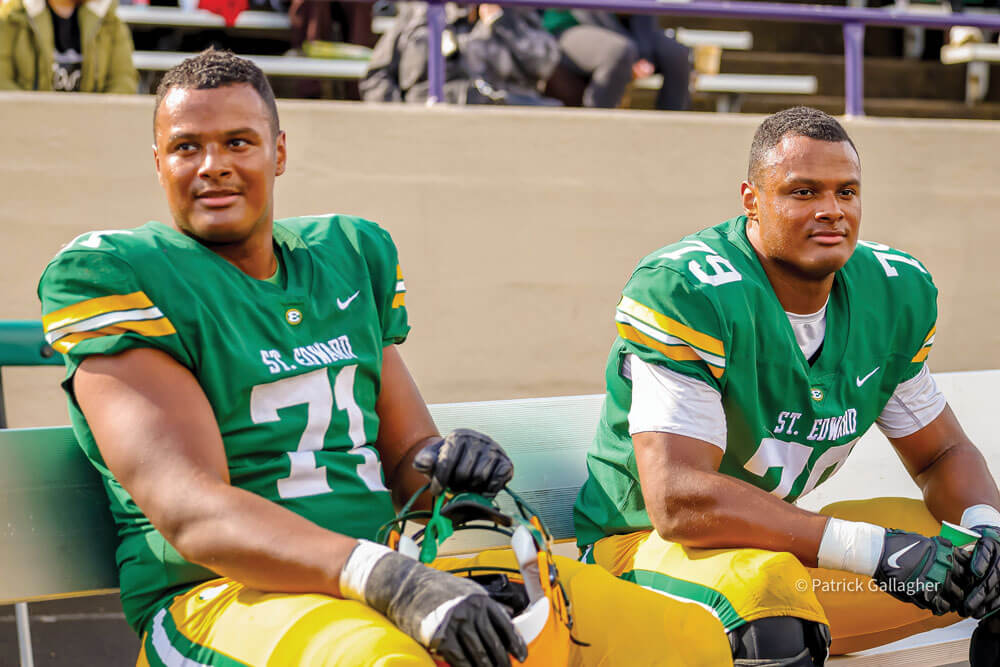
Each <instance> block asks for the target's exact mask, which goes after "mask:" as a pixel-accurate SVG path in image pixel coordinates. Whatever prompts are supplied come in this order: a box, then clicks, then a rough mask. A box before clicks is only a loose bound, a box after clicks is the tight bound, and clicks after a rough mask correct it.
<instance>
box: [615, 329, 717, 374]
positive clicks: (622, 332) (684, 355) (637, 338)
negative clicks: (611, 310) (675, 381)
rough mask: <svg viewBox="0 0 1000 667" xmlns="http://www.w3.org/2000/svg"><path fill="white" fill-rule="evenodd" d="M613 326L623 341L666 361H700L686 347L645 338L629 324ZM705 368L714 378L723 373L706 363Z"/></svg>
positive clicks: (694, 353)
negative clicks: (659, 355)
mask: <svg viewBox="0 0 1000 667" xmlns="http://www.w3.org/2000/svg"><path fill="white" fill-rule="evenodd" d="M615 324H616V325H617V326H618V335H619V336H621V337H622V338H624V339H625V340H630V341H632V342H633V343H638V344H640V345H645V346H646V347H649V348H652V349H654V350H656V351H657V352H659V353H660V354H662V355H663V356H665V357H666V358H668V359H673V360H674V361H702V358H701V357H700V356H699V355H698V353H697V352H696V351H695V350H694V349H692V348H691V347H690V346H688V345H665V344H664V343H661V342H660V341H658V340H656V339H655V338H653V337H651V336H647V335H646V334H644V333H643V332H641V331H639V330H638V329H636V328H635V327H633V326H632V325H631V324H625V323H624V322H616V323H615ZM706 366H708V370H709V371H711V372H712V375H713V376H714V377H716V378H720V377H722V374H723V373H724V372H725V369H724V368H718V367H717V366H712V365H711V364H708V363H706Z"/></svg>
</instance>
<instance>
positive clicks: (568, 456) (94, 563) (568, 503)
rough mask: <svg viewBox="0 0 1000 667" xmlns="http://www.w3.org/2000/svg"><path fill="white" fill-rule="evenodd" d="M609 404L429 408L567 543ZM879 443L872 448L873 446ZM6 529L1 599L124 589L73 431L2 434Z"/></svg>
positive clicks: (915, 662) (105, 518)
mask: <svg viewBox="0 0 1000 667" xmlns="http://www.w3.org/2000/svg"><path fill="white" fill-rule="evenodd" d="M936 377H937V378H938V379H939V382H940V383H941V384H942V386H943V389H944V390H945V392H946V393H947V394H948V395H949V396H950V397H951V398H950V402H951V404H952V407H953V408H954V409H955V410H956V412H958V413H959V414H960V416H961V413H962V412H963V410H964V411H970V410H981V406H982V402H983V401H984V400H988V399H989V397H990V396H991V395H993V392H984V391H983V387H985V386H994V387H995V386H996V385H997V383H1000V371H983V372H973V373H950V374H947V373H946V374H940V375H937V376H936ZM963 385H970V386H969V387H968V388H967V389H968V390H967V391H962V390H961V389H962V387H963ZM949 390H954V391H949ZM602 400H603V397H602V396H601V395H590V396H566V397H556V398H539V399H517V400H508V401H484V402H473V403H446V404H438V405H432V406H430V409H431V414H432V415H433V416H434V419H435V421H436V423H437V424H438V426H439V428H440V429H441V431H442V432H446V431H448V430H450V429H452V428H455V427H458V426H463V427H467V428H475V429H478V430H482V431H484V432H487V433H490V434H491V435H492V436H494V437H495V438H496V439H497V440H499V441H500V442H502V443H503V444H504V446H505V447H506V449H507V451H508V452H509V453H510V455H511V457H512V458H513V460H514V462H515V468H516V471H517V474H516V476H515V479H514V481H513V482H512V484H511V486H512V488H514V489H515V490H516V491H517V492H518V493H520V494H521V495H522V496H523V497H524V498H525V499H526V500H527V501H528V502H529V503H530V504H532V505H533V506H534V508H535V509H536V511H538V512H539V514H540V515H541V517H542V519H543V521H545V523H546V525H547V526H548V527H549V528H550V530H551V531H552V532H553V535H554V536H555V537H556V538H557V539H558V540H569V539H571V538H572V535H573V527H572V512H571V509H572V505H573V501H574V499H575V497H576V492H577V490H578V488H579V486H580V484H582V482H583V480H584V478H585V476H586V466H585V452H586V450H587V448H588V447H589V445H590V440H591V438H592V436H593V433H594V430H595V428H596V425H597V422H598V419H599V418H600V408H601V402H602ZM976 426H977V425H976V424H975V423H974V424H973V427H974V428H973V429H972V435H973V437H975V431H976V428H975V427H976ZM967 430H968V429H967ZM865 438H866V439H873V440H878V439H881V435H880V434H878V433H874V434H873V433H869V434H867V435H866V436H865ZM863 443H864V441H863V442H862V444H863ZM981 444H986V443H981ZM876 447H877V446H875V447H873V446H868V447H867V448H866V449H867V450H868V452H871V451H872V450H873V449H874V448H876ZM858 448H859V449H862V446H861V445H859V447H858ZM890 452H891V449H890V448H889V447H888V445H887V444H886V443H885V442H884V440H883V441H882V443H881V450H880V453H879V454H878V455H879V456H882V455H884V456H885V457H886V459H887V460H888V459H889V458H890V457H891V458H894V457H893V455H892V454H891V453H890ZM848 465H850V461H849V462H848ZM867 465H869V467H870V464H867ZM882 467H883V468H885V467H886V466H882ZM845 469H846V466H845ZM844 474H845V472H844V471H842V472H841V473H840V475H841V476H842V475H844ZM904 474H905V473H904ZM900 483H901V482H900ZM914 490H915V489H914ZM879 493H880V494H881V493H882V489H880V490H879ZM871 495H873V493H871V491H870V489H862V490H861V493H860V494H859V495H858V496H857V497H867V496H871ZM5 524H6V525H7V526H8V529H7V534H6V539H4V540H3V541H0V567H2V568H3V569H2V570H0V571H3V572H4V573H5V574H6V576H5V577H3V578H2V579H0V603H10V602H18V601H26V600H43V599H52V598H57V597H68V596H78V595H89V594H94V593H101V592H106V591H108V590H109V589H113V588H114V587H115V586H116V585H117V582H116V575H115V566H114V555H113V551H114V544H115V528H114V525H113V523H112V520H111V516H110V513H109V510H108V504H107V500H106V498H105V496H104V491H103V488H102V487H101V483H100V480H99V479H98V476H97V474H96V472H94V470H93V468H92V466H91V465H90V463H89V462H88V461H87V460H86V458H85V457H84V455H83V453H82V451H81V450H80V449H79V448H78V447H77V446H76V444H75V442H74V440H73V435H72V433H71V431H70V429H69V428H68V427H58V428H42V429H10V430H7V431H0V525H5ZM473 535H474V534H473V533H472V531H469V532H468V533H467V534H466V537H465V539H466V542H464V543H458V544H457V545H456V544H453V545H450V546H451V549H450V550H451V551H453V552H454V551H469V550H472V549H476V548H481V547H484V546H491V545H492V544H491V543H489V542H488V541H484V538H482V537H480V536H473ZM569 545H571V543H566V542H564V543H563V546H564V549H562V550H561V551H562V552H563V553H565V554H568V555H572V554H573V551H574V550H573V549H572V547H571V546H570V548H568V549H566V548H565V547H566V546H569ZM973 627H974V624H972V623H970V622H964V623H961V624H958V625H956V626H952V627H951V628H945V629H942V630H935V631H932V632H929V633H923V634H921V635H917V636H915V637H910V638H908V639H906V640H903V641H900V642H896V643H894V644H891V645H887V646H884V647H880V648H878V649H873V650H871V651H865V652H862V653H858V654H853V655H849V656H842V657H838V658H835V659H833V660H831V661H830V663H829V664H830V665H831V666H832V667H875V666H876V665H878V666H888V665H907V666H911V667H924V666H926V667H931V666H939V665H954V664H955V663H960V662H961V661H962V660H964V659H965V656H967V655H968V638H969V635H971V632H972V628H973Z"/></svg>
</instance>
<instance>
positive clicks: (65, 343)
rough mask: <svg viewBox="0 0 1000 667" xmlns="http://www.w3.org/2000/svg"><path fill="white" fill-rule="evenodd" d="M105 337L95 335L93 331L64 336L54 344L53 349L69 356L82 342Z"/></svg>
mask: <svg viewBox="0 0 1000 667" xmlns="http://www.w3.org/2000/svg"><path fill="white" fill-rule="evenodd" d="M103 335H104V334H99V333H94V332H92V331H88V332H85V333H75V334H70V335H68V336H63V337H62V338H60V339H59V340H57V341H56V342H54V343H52V349H53V350H55V351H56V352H59V353H61V354H67V353H68V352H69V351H70V350H72V349H73V346H75V345H76V344H77V343H79V342H80V341H84V340H87V339H88V338H100V337H101V336H103Z"/></svg>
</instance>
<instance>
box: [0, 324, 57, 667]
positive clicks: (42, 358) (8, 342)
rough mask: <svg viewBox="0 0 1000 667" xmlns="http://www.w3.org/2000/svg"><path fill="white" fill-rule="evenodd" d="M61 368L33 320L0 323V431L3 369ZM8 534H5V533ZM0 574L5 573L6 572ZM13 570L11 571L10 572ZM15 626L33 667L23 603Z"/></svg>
mask: <svg viewBox="0 0 1000 667" xmlns="http://www.w3.org/2000/svg"><path fill="white" fill-rule="evenodd" d="M48 365H62V355H60V354H57V353H56V352H55V350H53V349H52V348H51V347H49V345H48V344H47V343H46V342H45V337H44V335H43V333H42V324H41V322H38V321H37V320H6V321H0V429H5V428H7V409H6V407H5V401H4V395H3V367H4V366H48ZM8 532H9V531H8ZM0 571H4V572H6V571H8V570H6V569H4V570H0ZM10 571H13V570H10ZM14 618H15V620H16V624H17V645H18V651H19V652H20V655H21V665H22V667H33V665H34V657H33V656H32V653H31V629H30V625H29V622H28V606H27V604H25V603H23V602H19V603H17V604H15V605H14Z"/></svg>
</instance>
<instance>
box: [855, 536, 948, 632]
mask: <svg viewBox="0 0 1000 667" xmlns="http://www.w3.org/2000/svg"><path fill="white" fill-rule="evenodd" d="M956 571H957V569H956V565H955V561H954V549H953V547H952V545H951V542H949V541H948V540H946V539H944V538H942V537H924V536H923V535H918V534H917V533H908V532H905V531H902V530H887V531H885V544H884V546H883V547H882V555H881V556H880V557H879V563H878V567H877V568H876V569H875V574H874V575H872V576H873V578H874V579H875V581H877V582H878V583H880V584H881V585H882V589H883V590H884V591H885V592H886V593H888V594H889V595H891V596H893V597H894V598H896V599H898V600H902V601H904V602H910V603H912V604H915V605H917V606H918V607H920V608H921V609H929V610H931V612H933V613H934V615H936V616H940V615H941V614H946V613H948V612H950V611H957V610H958V608H959V606H960V605H961V602H962V599H963V598H964V592H963V590H962V588H961V587H960V585H959V584H958V582H957V581H956Z"/></svg>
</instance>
